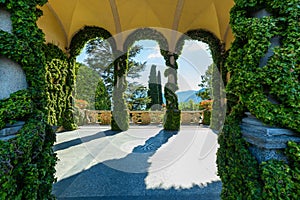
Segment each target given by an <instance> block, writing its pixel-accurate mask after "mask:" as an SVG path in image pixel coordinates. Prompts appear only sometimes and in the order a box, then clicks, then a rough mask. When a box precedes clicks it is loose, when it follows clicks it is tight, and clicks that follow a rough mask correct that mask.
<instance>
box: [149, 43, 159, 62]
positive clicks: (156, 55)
mask: <svg viewBox="0 0 300 200" xmlns="http://www.w3.org/2000/svg"><path fill="white" fill-rule="evenodd" d="M147 50H148V51H149V52H151V53H150V54H149V55H148V56H147V59H151V58H152V59H153V58H160V57H161V54H160V48H159V46H158V44H156V45H155V46H154V47H153V48H147Z"/></svg>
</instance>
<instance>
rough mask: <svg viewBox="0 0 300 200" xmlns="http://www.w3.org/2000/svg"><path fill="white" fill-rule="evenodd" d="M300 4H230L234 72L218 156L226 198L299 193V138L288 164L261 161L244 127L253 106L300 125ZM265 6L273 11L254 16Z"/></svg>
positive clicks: (266, 117)
mask: <svg viewBox="0 0 300 200" xmlns="http://www.w3.org/2000/svg"><path fill="white" fill-rule="evenodd" d="M299 4H300V2H299V1H298V0H285V1H281V0H275V1H274V0H273V1H270V0H268V1H259V0H253V1H247V0H236V1H235V6H234V7H233V8H232V10H231V22H230V23H231V27H232V30H233V32H234V35H235V41H234V42H233V44H232V47H231V50H230V53H229V56H228V59H227V61H226V62H227V68H228V70H229V72H230V74H231V79H230V81H229V83H228V84H227V99H228V102H229V106H230V107H229V110H230V114H229V115H228V116H227V118H226V123H225V125H224V128H223V131H222V133H221V134H220V136H219V144H220V148H219V150H218V158H217V164H218V173H219V176H220V177H221V180H222V183H223V184H222V186H223V188H222V198H223V199H270V200H271V199H299V197H300V195H299V177H300V171H299V154H300V150H299V144H295V143H293V142H289V143H288V148H287V149H286V154H287V156H288V159H289V163H288V164H286V163H283V162H280V161H276V160H270V161H267V162H263V163H261V164H259V163H258V162H257V161H256V160H255V158H254V157H253V156H252V155H251V153H250V152H249V150H248V147H249V144H248V143H246V142H245V140H244V139H243V138H242V136H241V130H240V127H239V124H240V122H241V119H242V117H243V113H244V112H245V111H250V112H251V113H252V114H253V115H255V116H256V117H257V118H258V119H260V120H261V121H263V122H264V123H266V124H270V125H277V126H280V127H283V128H288V129H292V130H294V131H295V132H299V130H300V129H299V127H300V124H299V123H300V118H299V117H300V113H299V112H300V111H299V110H300V109H299V108H300V103H299V102H300V99H299V98H300V88H299V87H300V84H299V75H300V67H299V66H300V59H299V58H300V51H299V49H300V41H299V38H300V32H299V30H300V24H299V17H300V13H299V8H300V5H299ZM262 8H265V9H266V10H267V11H268V12H269V13H271V16H265V17H262V18H254V17H251V15H252V13H253V12H255V11H258V10H260V9H262ZM277 36H280V46H278V47H275V48H274V49H273V50H274V55H273V56H272V57H270V58H269V60H268V62H267V63H266V65H265V66H260V60H261V58H262V57H263V56H264V55H265V54H266V52H267V51H268V49H269V46H270V44H271V42H270V41H271V39H272V38H274V37H277ZM270 98H272V99H275V102H277V103H275V102H274V101H269V100H270ZM241 186H242V187H241Z"/></svg>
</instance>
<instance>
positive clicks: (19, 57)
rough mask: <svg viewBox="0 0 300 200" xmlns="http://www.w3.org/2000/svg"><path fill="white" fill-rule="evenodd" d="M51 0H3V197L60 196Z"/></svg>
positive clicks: (0, 46) (0, 163)
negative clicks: (41, 22) (49, 45)
mask: <svg viewBox="0 0 300 200" xmlns="http://www.w3.org/2000/svg"><path fill="white" fill-rule="evenodd" d="M45 3H46V0H18V1H15V0H1V1H0V21H1V23H0V88H1V89H0V199H54V197H53V195H52V194H51V192H52V191H51V190H52V184H53V182H54V181H55V177H54V173H55V163H56V156H55V154H54V152H53V148H52V147H53V143H54V141H55V134H54V132H53V130H52V128H51V127H50V125H49V124H48V123H47V110H46V106H47V94H46V88H47V81H46V76H45V74H46V63H45V54H44V52H43V45H44V34H43V32H42V31H41V30H40V29H39V28H38V27H37V25H36V21H37V19H38V18H39V17H40V16H42V12H41V10H39V9H38V7H41V6H43V5H44V4H45Z"/></svg>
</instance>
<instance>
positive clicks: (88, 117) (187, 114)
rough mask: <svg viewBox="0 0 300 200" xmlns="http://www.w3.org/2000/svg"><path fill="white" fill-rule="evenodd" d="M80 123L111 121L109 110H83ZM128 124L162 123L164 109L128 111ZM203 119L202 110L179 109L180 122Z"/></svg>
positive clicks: (186, 122)
mask: <svg viewBox="0 0 300 200" xmlns="http://www.w3.org/2000/svg"><path fill="white" fill-rule="evenodd" d="M81 113H84V114H83V115H81V116H80V117H81V118H82V119H81V120H80V121H81V123H82V124H80V125H88V124H100V125H109V124H110V123H111V111H105V110H84V111H83V112H81ZM128 115H129V120H130V121H129V122H130V124H141V125H149V124H163V122H164V115H165V111H128ZM202 119H203V111H181V124H185V125H191V124H199V123H201V122H202Z"/></svg>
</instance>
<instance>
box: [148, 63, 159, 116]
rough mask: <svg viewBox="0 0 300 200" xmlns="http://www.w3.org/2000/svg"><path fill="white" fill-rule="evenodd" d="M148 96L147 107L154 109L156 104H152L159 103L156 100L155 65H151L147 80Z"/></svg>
mask: <svg viewBox="0 0 300 200" xmlns="http://www.w3.org/2000/svg"><path fill="white" fill-rule="evenodd" d="M148 87H149V90H148V96H149V97H150V98H151V102H150V103H149V104H148V108H152V109H153V110H156V109H157V108H156V106H154V107H152V106H153V105H156V104H159V101H158V98H159V97H158V91H157V76H156V65H152V66H151V70H150V75H149V81H148Z"/></svg>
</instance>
